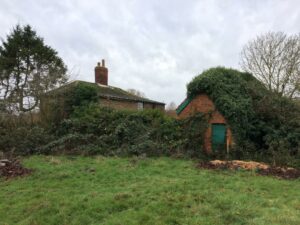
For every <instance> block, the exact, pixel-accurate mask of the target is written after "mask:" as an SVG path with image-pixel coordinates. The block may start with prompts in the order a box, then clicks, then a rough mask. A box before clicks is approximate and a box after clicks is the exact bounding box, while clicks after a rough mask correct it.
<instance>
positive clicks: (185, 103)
mask: <svg viewBox="0 0 300 225" xmlns="http://www.w3.org/2000/svg"><path fill="white" fill-rule="evenodd" d="M192 100H193V98H191V97H186V98H185V99H184V100H183V101H182V102H181V103H180V104H179V106H178V107H177V108H176V114H177V115H179V114H180V113H181V112H182V111H183V110H184V109H185V108H186V107H187V106H188V105H189V104H190V102H191V101H192Z"/></svg>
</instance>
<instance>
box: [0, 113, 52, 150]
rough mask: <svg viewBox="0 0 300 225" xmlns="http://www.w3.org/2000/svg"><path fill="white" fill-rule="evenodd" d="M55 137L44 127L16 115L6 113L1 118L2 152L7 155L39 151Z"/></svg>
mask: <svg viewBox="0 0 300 225" xmlns="http://www.w3.org/2000/svg"><path fill="white" fill-rule="evenodd" d="M53 138H54V136H53V135H51V134H50V133H49V132H48V131H47V130H45V129H44V128H43V127H41V126H38V125H37V124H31V123H29V122H28V121H25V120H24V119H20V118H18V117H16V116H11V115H6V116H5V118H1V119H0V152H3V153H4V154H6V155H28V154H33V153H37V151H38V149H39V148H40V147H41V146H44V145H45V144H47V143H48V142H50V141H52V140H53Z"/></svg>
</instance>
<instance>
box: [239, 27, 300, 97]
mask: <svg viewBox="0 0 300 225" xmlns="http://www.w3.org/2000/svg"><path fill="white" fill-rule="evenodd" d="M241 66H242V68H243V69H244V70H245V71H247V72H250V73H252V74H253V75H254V76H255V77H256V78H257V79H259V80H260V81H261V82H262V83H264V84H265V86H266V88H268V89H269V90H271V91H273V92H276V93H278V94H279V95H280V96H287V97H289V98H293V97H294V96H297V95H299V93H300V34H298V35H292V36H287V35H286V34H284V33H283V32H269V33H267V34H264V35H261V36H258V37H257V38H256V39H254V40H252V41H250V42H248V44H246V45H245V46H244V48H243V50H242V52H241Z"/></svg>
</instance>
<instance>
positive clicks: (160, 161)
mask: <svg viewBox="0 0 300 225" xmlns="http://www.w3.org/2000/svg"><path fill="white" fill-rule="evenodd" d="M24 164H25V165H26V166H27V167H29V168H33V169H34V170H35V171H34V173H33V174H32V175H31V176H28V177H24V178H19V179H15V180H9V181H4V180H3V179H2V180H0V224H1V225H2V224H13V225H15V224H32V225H33V224H55V225H58V224H59V225H61V224H66V225H69V224H84V225H85V224H120V225H121V224H122V225H127V224H138V225H144V224H151V225H159V224H197V225H198V224H213V225H217V224H222V225H224V224H263V225H266V224H285V225H292V224H295V225H299V224H300V180H299V179H298V180H294V181H285V180H278V179H275V178H271V177H262V176H256V175H255V173H254V172H253V173H252V172H245V171H240V172H225V171H223V172H222V171H218V172H216V171H207V170H199V169H196V168H195V162H193V161H189V160H177V159H170V158H157V159H151V158H150V159H139V160H137V159H136V158H127V159H126V158H104V157H94V158H89V157H51V156H49V157H45V156H34V157H30V158H27V159H24Z"/></svg>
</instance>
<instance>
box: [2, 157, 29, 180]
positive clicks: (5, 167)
mask: <svg viewBox="0 0 300 225" xmlns="http://www.w3.org/2000/svg"><path fill="white" fill-rule="evenodd" d="M31 172H32V170H30V169H27V168H24V167H23V166H22V164H21V163H20V160H18V159H10V160H8V159H1V160H0V177H4V178H5V179H9V178H14V177H19V176H25V175H27V174H30V173H31Z"/></svg>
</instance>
